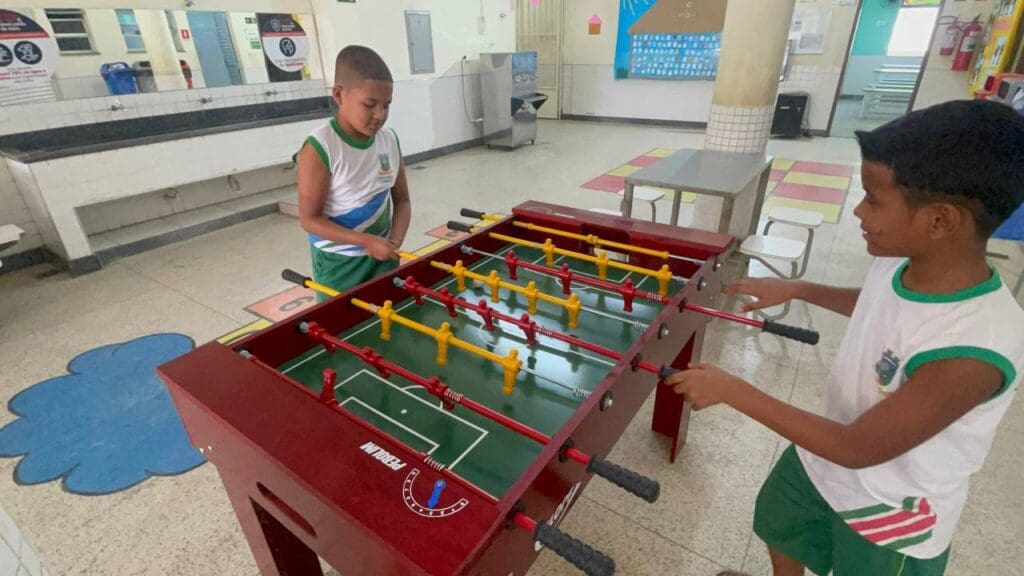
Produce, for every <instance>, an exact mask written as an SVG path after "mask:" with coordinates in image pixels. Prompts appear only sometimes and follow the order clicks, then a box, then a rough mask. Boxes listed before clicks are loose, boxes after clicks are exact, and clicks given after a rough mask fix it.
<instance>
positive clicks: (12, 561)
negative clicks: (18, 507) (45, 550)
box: [0, 508, 50, 576]
mask: <svg viewBox="0 0 1024 576" xmlns="http://www.w3.org/2000/svg"><path fill="white" fill-rule="evenodd" d="M0 576H50V572H49V571H48V570H47V569H46V567H45V566H43V563H42V562H41V561H40V559H39V555H38V554H37V553H36V551H35V549H33V548H32V546H31V545H30V544H29V543H28V541H27V540H26V539H25V538H24V536H23V535H22V533H21V530H19V529H18V526H17V524H15V523H14V520H12V519H11V517H10V516H8V515H7V512H5V511H4V509H3V508H0Z"/></svg>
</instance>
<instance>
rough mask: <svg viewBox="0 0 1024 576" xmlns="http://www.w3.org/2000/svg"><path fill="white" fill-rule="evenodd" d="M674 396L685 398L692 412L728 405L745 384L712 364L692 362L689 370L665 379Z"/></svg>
mask: <svg viewBox="0 0 1024 576" xmlns="http://www.w3.org/2000/svg"><path fill="white" fill-rule="evenodd" d="M665 384H668V385H669V386H672V389H673V390H675V392H676V394H682V395H684V396H686V399H687V400H689V401H690V404H691V405H692V406H693V409H694V410H703V409H704V408H707V407H708V406H714V405H715V404H721V403H722V402H725V403H726V404H728V403H729V402H730V401H731V400H732V398H734V397H735V395H736V394H739V393H740V392H741V390H742V388H743V386H744V385H747V383H746V382H745V381H744V380H742V379H740V378H737V377H736V376H733V375H732V374H729V373H728V372H726V371H725V370H722V369H721V368H719V367H718V366H715V365H713V364H702V363H700V362H694V363H692V364H690V365H689V368H688V369H686V370H683V371H680V372H676V373H674V374H672V375H670V376H668V377H666V378H665Z"/></svg>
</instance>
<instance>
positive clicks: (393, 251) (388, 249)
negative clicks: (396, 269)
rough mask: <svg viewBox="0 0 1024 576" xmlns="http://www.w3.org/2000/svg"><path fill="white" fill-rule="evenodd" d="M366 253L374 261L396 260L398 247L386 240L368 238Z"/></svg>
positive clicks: (378, 237)
mask: <svg viewBox="0 0 1024 576" xmlns="http://www.w3.org/2000/svg"><path fill="white" fill-rule="evenodd" d="M366 253H367V254H369V255H370V256H373V257H374V259H376V260H398V245H397V244H395V243H394V242H392V241H391V240H389V239H387V238H381V237H380V236H370V237H369V240H367V242H366Z"/></svg>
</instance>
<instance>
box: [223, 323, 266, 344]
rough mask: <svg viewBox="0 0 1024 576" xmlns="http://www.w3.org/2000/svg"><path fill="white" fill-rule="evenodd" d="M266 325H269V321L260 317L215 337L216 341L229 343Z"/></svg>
mask: <svg viewBox="0 0 1024 576" xmlns="http://www.w3.org/2000/svg"><path fill="white" fill-rule="evenodd" d="M267 326H270V321H268V320H265V319H263V318H260V319H259V320H257V321H255V322H253V323H251V324H246V325H245V326H242V327H241V328H239V329H238V330H235V331H234V332H228V333H227V334H225V335H223V336H221V337H220V338H217V342H220V343H221V344H230V343H232V342H234V341H235V340H241V339H242V338H243V337H245V336H248V335H249V334H252V333H253V332H259V331H260V330H263V329H264V328H266V327H267Z"/></svg>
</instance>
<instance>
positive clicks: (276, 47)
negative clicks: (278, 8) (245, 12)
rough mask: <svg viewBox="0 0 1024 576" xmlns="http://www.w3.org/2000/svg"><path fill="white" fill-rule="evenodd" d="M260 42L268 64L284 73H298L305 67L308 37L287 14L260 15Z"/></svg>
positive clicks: (307, 53)
mask: <svg viewBox="0 0 1024 576" xmlns="http://www.w3.org/2000/svg"><path fill="white" fill-rule="evenodd" d="M259 16H260V40H262V42H263V53H264V54H266V55H267V58H268V59H269V60H270V62H271V63H272V64H273V65H274V66H277V67H278V68H280V69H281V70H284V71H285V72H298V71H299V70H302V67H303V66H305V65H306V56H308V55H309V37H308V36H306V32H305V30H303V29H302V26H301V25H300V24H299V23H298V22H296V21H295V19H294V18H292V17H291V16H290V15H288V14H260V15H259Z"/></svg>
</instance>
